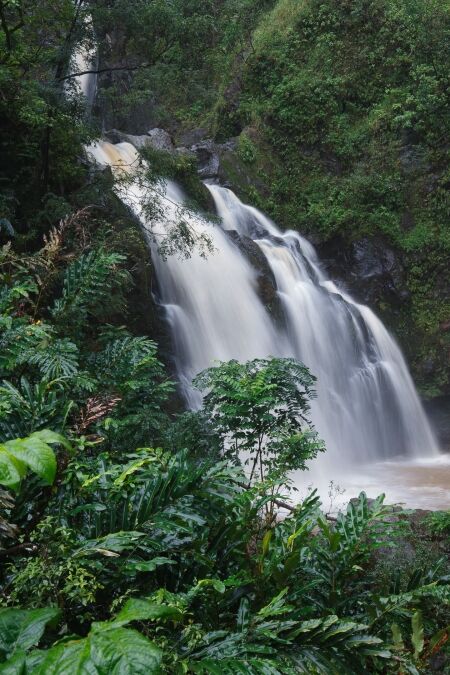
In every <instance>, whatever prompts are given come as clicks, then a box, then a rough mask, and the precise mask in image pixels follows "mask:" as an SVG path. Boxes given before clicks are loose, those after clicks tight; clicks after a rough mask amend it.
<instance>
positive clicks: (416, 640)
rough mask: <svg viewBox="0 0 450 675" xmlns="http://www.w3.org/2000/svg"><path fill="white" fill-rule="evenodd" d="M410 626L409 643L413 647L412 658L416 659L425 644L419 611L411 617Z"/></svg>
mask: <svg viewBox="0 0 450 675" xmlns="http://www.w3.org/2000/svg"><path fill="white" fill-rule="evenodd" d="M411 626H412V635H411V642H412V644H413V647H414V657H415V658H416V659H417V658H418V656H419V654H420V653H421V652H422V650H423V647H424V644H425V641H424V637H423V622H422V613H421V612H420V610H419V611H417V612H415V613H414V614H413V615H412V618H411Z"/></svg>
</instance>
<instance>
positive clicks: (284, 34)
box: [0, 0, 450, 675]
mask: <svg viewBox="0 0 450 675" xmlns="http://www.w3.org/2000/svg"><path fill="white" fill-rule="evenodd" d="M447 21H448V13H447V12H446V7H445V6H444V5H443V4H442V3H437V2H436V3H434V2H427V3H425V2H422V1H421V0H420V1H419V0H376V2H368V0H345V1H342V2H337V1H335V0H323V1H322V2H319V0H309V1H308V2H307V1H306V0H305V1H299V2H294V1H293V0H280V1H279V2H274V1H267V2H261V1H259V2H256V0H242V1H239V0H223V1H221V2H219V1H218V0H206V1H205V0H203V1H202V2H200V1H199V0H184V1H183V0H173V1H172V2H167V1H165V0H127V1H125V0H98V1H97V2H87V1H83V0H75V2H73V1H72V0H56V1H55V0H52V2H48V1H47V0H39V2H31V1H29V0H0V148H1V162H0V245H1V249H0V380H1V384H0V509H1V511H0V563H1V569H0V593H1V594H0V598H1V607H0V672H1V673H5V674H6V673H8V674H17V675H27V674H31V673H33V674H42V675H44V674H45V675H51V674H52V673H53V674H55V675H62V674H72V673H80V674H81V673H83V674H84V673H86V674H90V675H91V674H92V675H93V674H96V675H106V674H108V675H109V674H110V673H115V674H117V675H119V674H122V673H124V674H126V673H130V674H140V673H142V675H144V674H145V675H148V674H149V673H159V672H163V673H165V672H167V673H208V674H209V673H230V674H231V673H233V674H234V673H255V674H273V675H276V674H279V673H281V674H286V675H287V674H290V673H308V674H314V673H323V674H327V675H329V674H334V673H336V674H338V675H339V674H343V675H346V674H355V675H357V674H359V673H362V672H370V673H398V674H400V673H432V672H445V669H446V668H447V667H448V663H449V661H448V658H449V641H448V638H449V624H450V611H449V598H450V585H449V577H450V569H449V564H448V556H447V557H445V553H448V545H446V546H445V542H444V546H443V543H442V542H443V540H444V539H445V536H446V535H448V532H449V527H450V526H449V521H448V514H446V513H435V514H433V516H432V517H430V518H429V520H428V522H427V525H426V527H425V528H424V527H421V528H419V529H417V528H414V527H413V525H412V524H411V522H410V520H409V519H408V516H407V514H404V513H402V512H399V511H393V509H392V507H388V506H385V505H384V504H383V498H382V497H380V498H378V499H377V500H373V501H371V500H370V501H369V500H368V499H367V498H366V496H365V495H364V494H361V495H360V496H359V498H357V499H355V500H352V501H351V502H350V504H349V506H348V509H347V511H346V512H345V513H342V514H339V515H338V516H337V517H335V516H332V515H330V514H328V513H327V509H328V505H327V504H324V505H321V504H320V503H319V499H318V497H317V495H316V494H315V492H314V491H312V492H311V493H310V494H308V495H307V496H302V499H301V500H299V497H298V496H297V497H296V496H295V494H294V495H293V494H292V489H291V484H290V481H289V478H288V475H289V472H290V471H291V470H292V469H297V470H301V469H305V468H307V465H308V460H310V459H311V458H313V457H314V456H315V455H316V454H317V453H319V452H324V451H325V452H326V449H325V448H323V445H322V443H321V441H320V439H319V438H318V437H317V435H316V433H315V431H314V428H313V427H312V425H311V423H310V420H309V405H310V401H311V399H312V398H313V397H314V387H315V379H314V375H313V374H311V373H310V372H309V371H308V370H307V368H306V367H305V366H303V365H302V364H300V363H297V362H295V361H293V360H291V359H268V360H255V361H252V362H249V363H246V364H239V363H237V362H230V363H223V364H217V365H216V366H215V367H213V368H211V369H209V370H207V371H205V372H203V373H201V374H199V375H198V377H197V379H196V381H195V384H196V386H197V387H198V389H199V390H201V391H203V392H205V397H204V404H203V408H202V409H201V410H199V411H197V412H185V411H183V409H182V405H181V403H180V401H179V398H178V396H177V392H176V385H175V383H174V382H173V379H172V376H171V372H170V362H169V360H168V359H167V354H168V353H169V352H170V348H169V346H168V344H167V336H165V335H164V332H163V330H162V329H161V328H159V329H155V325H157V324H158V321H159V320H158V317H157V316H156V309H155V306H154V304H153V303H152V298H151V288H152V268H151V261H150V260H149V254H148V249H147V247H146V244H145V241H144V238H143V235H142V234H141V232H140V230H139V227H138V226H137V224H136V223H135V222H134V220H133V219H132V218H131V217H130V214H129V213H128V211H127V210H126V209H125V208H124V207H123V206H122V205H121V204H120V202H119V200H118V199H117V197H116V196H115V194H114V193H113V191H112V177H111V175H110V173H108V171H103V172H102V171H94V170H93V169H92V168H91V167H90V166H89V164H88V162H87V160H86V157H85V154H84V151H83V146H84V145H85V144H86V143H88V142H89V141H90V140H92V139H93V138H95V137H97V136H98V135H99V134H100V128H101V119H102V110H101V106H100V109H98V110H97V111H95V112H96V114H94V115H92V116H88V115H87V114H86V110H85V105H84V102H83V100H82V98H81V96H79V95H78V94H77V92H76V90H75V87H74V81H73V78H72V77H71V75H70V72H71V71H70V66H69V64H70V60H71V55H72V54H73V52H74V49H75V48H76V46H77V45H80V44H81V43H83V44H85V45H87V44H89V43H92V42H93V41H94V36H96V37H97V40H98V41H99V50H100V52H101V59H100V65H99V68H104V70H105V73H106V74H107V75H108V76H109V75H111V73H113V72H114V73H120V74H121V76H124V77H126V78H130V77H131V73H133V74H134V75H133V78H132V80H130V86H129V89H128V91H127V95H123V92H122V90H120V91H121V93H120V96H119V94H118V91H119V90H118V87H119V85H120V81H119V80H117V79H115V78H113V77H111V78H110V80H108V83H107V85H106V84H105V86H104V91H103V92H102V96H103V97H104V98H105V101H104V103H102V105H104V106H105V108H106V107H107V106H110V107H111V106H112V107H114V106H117V105H118V103H119V102H120V106H121V115H122V116H123V117H124V118H126V116H127V111H130V114H132V110H133V108H135V107H136V106H137V105H141V104H142V101H144V102H145V100H146V99H147V98H148V96H149V95H151V96H152V97H153V101H154V104H155V110H156V112H154V113H153V114H154V115H157V116H158V120H159V123H160V125H161V126H166V127H169V128H171V130H172V131H173V133H174V134H176V133H179V134H181V133H182V131H183V130H186V129H190V128H193V127H194V126H196V125H206V126H207V127H208V128H209V129H210V130H211V132H213V131H214V133H215V134H216V135H217V137H218V138H227V137H229V136H231V135H239V141H238V159H239V161H240V162H242V163H243V165H244V166H245V167H247V169H248V173H249V174H252V173H253V174H254V175H255V176H256V177H257V179H258V181H262V183H263V184H264V185H265V187H264V188H262V189H261V191H260V192H258V193H256V192H253V196H254V197H255V198H258V199H259V200H261V203H264V205H265V207H266V208H269V209H270V210H271V211H272V213H274V214H275V215H276V216H277V217H278V218H279V219H280V221H281V222H286V223H287V222H289V225H290V226H291V227H293V226H295V227H298V228H300V229H301V230H302V231H304V232H309V233H315V234H316V235H317V236H321V237H324V238H326V237H331V236H334V235H335V234H336V233H339V234H340V235H342V236H349V237H352V236H356V234H358V235H359V234H360V233H361V232H370V233H373V231H376V232H378V231H380V232H381V233H382V234H383V236H385V237H387V238H388V240H389V241H392V242H394V243H395V245H396V246H398V247H399V249H401V250H402V251H403V252H404V254H405V261H406V262H405V265H407V270H408V286H409V289H410V294H411V295H410V304H409V305H408V306H407V309H408V312H411V313H412V316H411V317H409V318H408V323H405V330H406V329H407V330H408V331H409V332H410V333H414V334H416V335H418V336H419V339H420V340H423V350H424V352H426V354H425V353H424V354H422V353H421V354H420V355H419V356H420V358H423V357H425V356H426V355H428V354H429V351H430V350H433V354H435V355H436V358H437V359H438V360H439V363H440V364H441V365H440V367H439V377H440V378H441V379H440V380H439V382H437V381H433V387H436V388H438V389H439V388H441V389H442V388H445V386H446V383H447V380H446V379H445V378H446V377H447V375H446V372H447V371H446V370H445V367H444V366H445V358H444V355H445V344H444V342H443V340H444V337H443V335H444V333H443V332H442V324H443V322H444V321H445V320H446V317H448V314H445V312H446V311H447V310H448V305H446V302H447V301H446V300H445V298H444V295H445V291H446V290H448V289H446V288H445V282H444V278H445V265H446V263H448V245H449V237H448V230H446V229H445V217H446V215H448V214H447V213H446V202H445V199H444V197H445V187H446V180H448V178H447V177H446V174H445V170H446V168H445V151H446V145H445V126H444V125H445V121H446V108H445V105H446V98H445V95H446V93H447V86H448V85H447V78H448V72H447V71H446V68H445V59H446V49H447V48H448V43H446V41H445V27H446V22H447ZM112 68H114V69H115V70H114V71H113V70H111V69H112ZM99 105H100V104H99ZM405 148H406V149H405ZM402 153H403V154H402ZM405 153H406V154H405ZM402 157H403V160H402ZM405 157H406V159H405ZM402 162H403V163H402ZM169 164H170V167H169V168H168V167H167V166H166V167H165V170H169V169H170V171H172V172H173V174H174V175H176V176H177V177H178V178H181V179H184V180H185V181H187V182H188V183H189V184H191V185H193V186H194V185H195V184H196V176H195V166H194V165H193V164H192V161H191V160H190V159H189V158H188V159H186V158H178V159H176V160H171V162H170V163H169ZM160 169H161V167H160ZM154 171H155V174H157V172H158V169H157V167H156V165H155V169H154ZM293 177H295V180H293ZM153 178H154V180H155V181H157V176H156V175H155V176H153ZM256 184H259V183H257V182H255V185H256ZM197 189H198V192H200V188H199V185H197ZM149 200H150V206H151V192H150V197H149ZM405 213H406V214H408V217H407V218H406V217H404V215H403V214H405ZM192 243H195V242H192ZM177 245H178V248H179V250H180V251H179V253H180V254H184V255H186V254H188V253H189V252H188V251H186V240H183V239H182V236H181V234H180V238H179V239H178V240H177V238H176V236H175V238H174V241H173V242H172V250H171V252H172V253H173V252H174V250H175V249H176V248H177ZM175 253H176V251H175ZM152 312H153V314H152ZM149 313H150V314H152V316H150V317H149V316H148V315H149ZM404 320H405V321H406V318H404ZM158 330H159V338H160V341H161V345H160V347H158V345H157V344H156V343H155V341H154V339H153V338H154V337H155V336H156V335H157V333H158ZM242 457H245V458H246V465H243V463H242V462H243V460H242ZM291 498H292V500H291V501H290V499H291ZM296 502H298V505H297V506H295V507H293V506H292V504H293V503H296ZM411 551H412V552H411Z"/></svg>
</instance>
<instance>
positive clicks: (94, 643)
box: [58, 628, 162, 675]
mask: <svg viewBox="0 0 450 675" xmlns="http://www.w3.org/2000/svg"><path fill="white" fill-rule="evenodd" d="M89 639H90V643H91V644H90V649H91V659H92V661H93V663H94V664H95V665H96V666H97V667H98V669H99V673H102V675H103V673H104V674H105V675H128V673H129V674H130V675H153V674H156V673H160V672H161V670H160V664H161V658H162V652H161V650H160V649H158V647H156V645H155V644H153V643H152V642H150V640H147V638H145V637H144V636H143V635H141V634H140V633H138V632H137V631H135V630H131V629H129V628H112V629H111V630H108V631H99V632H94V633H92V634H91V636H90V638H89ZM58 675H59V674H58Z"/></svg>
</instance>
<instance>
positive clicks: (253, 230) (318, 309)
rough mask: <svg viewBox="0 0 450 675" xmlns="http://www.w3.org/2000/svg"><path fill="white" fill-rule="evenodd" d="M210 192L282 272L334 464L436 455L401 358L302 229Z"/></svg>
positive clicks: (299, 351) (288, 310) (298, 349)
mask: <svg viewBox="0 0 450 675" xmlns="http://www.w3.org/2000/svg"><path fill="white" fill-rule="evenodd" d="M209 189H210V191H211V193H212V195H213V197H214V201H215V203H216V207H217V210H218V213H219V215H220V216H221V218H222V220H223V223H224V225H225V227H227V228H228V229H234V230H237V231H238V232H239V233H240V234H245V235H246V236H249V237H251V238H252V239H254V240H255V242H256V243H257V244H258V245H259V246H260V248H261V249H262V250H263V252H264V253H265V255H266V258H267V260H268V262H269V265H270V267H271V269H272V271H273V273H274V275H275V279H276V283H277V289H278V293H279V296H280V299H281V302H282V305H283V308H284V313H285V317H286V338H287V342H288V345H289V353H290V355H292V356H295V357H296V358H298V359H299V360H301V361H303V362H304V363H305V364H306V365H307V366H308V367H309V368H310V370H311V371H312V372H313V373H314V375H315V376H316V377H317V392H318V398H317V400H316V401H315V402H314V403H313V410H312V416H313V421H314V423H315V426H316V428H317V430H318V431H319V433H320V435H321V436H322V438H323V439H324V440H325V443H326V446H327V454H328V461H331V462H346V461H348V460H350V461H351V462H352V463H353V462H355V461H370V460H372V461H375V460H379V459H387V458H391V457H393V456H395V455H409V456H416V457H420V456H424V455H429V454H431V455H432V454H437V452H438V451H437V447H436V442H435V440H434V437H433V434H432V431H431V429H430V426H429V424H428V421H427V419H426V416H425V413H424V411H423V409H422V406H421V404H420V401H419V398H418V396H417V393H416V391H415V388H414V384H413V382H412V379H411V376H410V374H409V372H408V368H407V366H406V363H405V360H404V358H403V356H402V353H401V351H400V349H399V347H398V346H397V344H396V343H395V341H394V339H393V338H392V337H391V335H389V333H388V331H387V330H386V328H385V327H384V326H383V324H382V323H381V321H380V320H379V319H378V318H377V317H376V316H375V314H374V313H373V312H372V311H371V310H370V309H369V308H368V307H366V306H364V305H360V304H358V303H356V302H355V301H354V300H353V299H352V298H351V297H349V296H348V295H347V294H346V293H344V292H343V291H342V290H340V289H338V288H337V287H336V285H335V284H334V283H333V282H332V281H331V280H330V279H327V278H326V277H325V275H324V273H323V271H322V269H321V268H320V264H319V262H318V260H317V256H316V253H315V251H314V249H313V247H312V246H311V244H310V243H309V242H308V241H307V240H306V239H304V238H303V237H301V236H300V235H299V234H298V233H297V232H292V231H288V232H285V233H282V232H280V230H278V228H277V227H276V226H275V225H274V223H273V222H272V221H270V220H269V219H268V218H266V217H265V216H264V215H263V214H262V213H260V212H259V211H258V210H257V209H255V208H252V207H250V206H246V205H244V204H242V202H241V201H240V200H239V199H238V198H237V197H236V195H235V194H234V193H233V192H231V190H227V189H226V188H223V187H219V186H216V185H210V186H209Z"/></svg>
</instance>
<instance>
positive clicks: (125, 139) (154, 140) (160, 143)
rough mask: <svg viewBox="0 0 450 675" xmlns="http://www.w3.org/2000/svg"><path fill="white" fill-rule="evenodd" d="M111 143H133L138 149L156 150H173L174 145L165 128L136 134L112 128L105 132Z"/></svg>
mask: <svg viewBox="0 0 450 675" xmlns="http://www.w3.org/2000/svg"><path fill="white" fill-rule="evenodd" d="M104 136H105V138H107V139H108V140H109V141H111V143H131V145H134V147H135V148H136V149H137V150H142V149H143V148H153V149H154V150H164V151H166V152H173V151H174V146H173V143H172V139H171V137H170V134H168V133H167V131H164V129H151V130H150V131H149V132H148V133H147V134H142V135H139V136H137V135H134V134H127V133H125V132H124V131H119V130H118V129H111V130H110V131H107V132H106V133H105V134H104Z"/></svg>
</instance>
